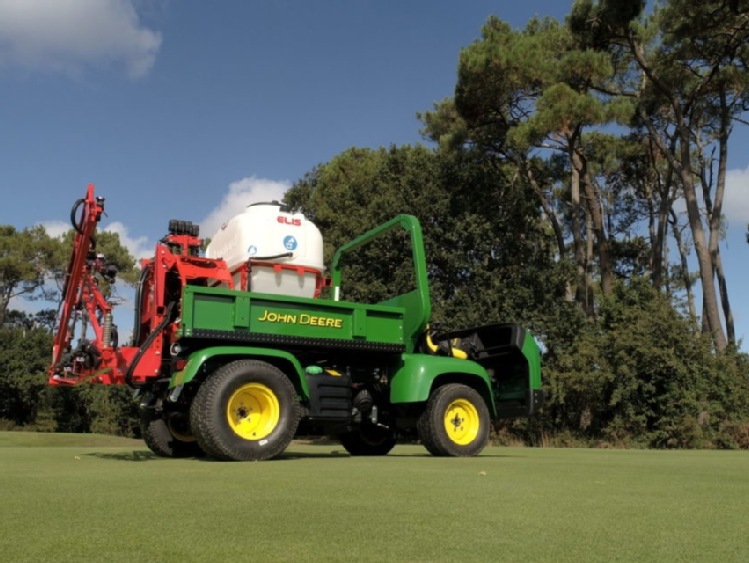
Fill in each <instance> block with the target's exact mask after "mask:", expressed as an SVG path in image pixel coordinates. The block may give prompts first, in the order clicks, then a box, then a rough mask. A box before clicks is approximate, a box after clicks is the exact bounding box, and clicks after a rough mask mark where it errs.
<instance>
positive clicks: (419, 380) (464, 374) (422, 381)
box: [390, 354, 497, 417]
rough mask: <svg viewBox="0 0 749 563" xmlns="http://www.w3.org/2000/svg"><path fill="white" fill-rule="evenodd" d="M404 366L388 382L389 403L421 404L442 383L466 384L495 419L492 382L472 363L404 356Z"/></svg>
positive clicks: (445, 357)
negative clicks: (477, 393)
mask: <svg viewBox="0 0 749 563" xmlns="http://www.w3.org/2000/svg"><path fill="white" fill-rule="evenodd" d="M402 359H403V364H402V365H401V367H400V368H399V369H398V370H397V371H396V372H395V374H394V375H393V378H392V380H391V382H390V402H392V403H420V402H423V401H426V400H427V399H428V398H429V394H430V393H431V391H432V389H433V388H434V387H438V386H440V385H442V384H443V383H465V384H466V385H469V386H470V387H473V388H474V389H476V390H477V391H478V392H479V393H480V394H481V396H482V397H483V398H484V401H485V402H486V406H487V407H488V408H489V412H490V413H491V414H492V416H493V417H494V416H496V414H497V413H496V408H495V405H494V396H493V393H492V388H491V379H490V378H489V374H488V373H487V372H486V370H485V369H484V368H483V367H482V366H480V365H479V364H477V363H476V362H474V361H471V360H461V359H458V358H450V357H447V356H430V355H428V354H403V355H402Z"/></svg>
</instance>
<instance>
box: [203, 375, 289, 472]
mask: <svg viewBox="0 0 749 563" xmlns="http://www.w3.org/2000/svg"><path fill="white" fill-rule="evenodd" d="M300 416H301V413H300V410H299V404H298V402H297V400H296V391H295V390H294V386H293V385H292V384H291V381H289V378H288V377H286V375H284V373H283V372H282V371H281V370H279V369H278V368H276V367H275V366H272V365H270V364H268V363H266V362H261V361H257V360H238V361H235V362H232V363H230V364H227V365H225V366H223V367H221V368H219V369H218V370H216V371H215V372H214V373H213V375H211V376H209V377H208V379H207V380H206V381H205V382H204V383H203V384H202V385H201V386H200V389H199V390H198V393H197V395H196V396H195V399H194V400H193V402H192V407H191V409H190V425H191V426H192V428H193V429H194V431H195V436H196V437H197V439H198V443H199V444H200V447H201V448H203V449H204V450H205V452H206V453H207V454H208V455H210V456H211V457H214V458H216V459H219V460H224V461H262V460H266V459H271V458H274V457H276V456H278V455H280V454H281V453H282V452H283V451H284V450H285V449H286V447H287V446H288V445H289V443H290V442H291V440H292V439H293V438H294V433H295V432H296V429H297V426H298V425H299V418H300Z"/></svg>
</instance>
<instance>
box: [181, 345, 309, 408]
mask: <svg viewBox="0 0 749 563" xmlns="http://www.w3.org/2000/svg"><path fill="white" fill-rule="evenodd" d="M221 357H224V358H226V361H227V362H231V361H234V360H240V359H249V358H257V359H267V360H270V361H271V363H273V364H274V365H276V366H279V367H281V368H282V369H283V371H284V373H286V375H287V376H288V377H289V379H290V380H291V382H292V383H293V384H294V388H295V389H296V391H297V393H299V395H300V396H301V397H302V398H303V399H309V386H308V385H307V378H305V377H304V370H303V369H302V365H301V364H300V363H299V360H297V359H296V357H295V356H294V355H293V354H290V353H288V352H284V351H282V350H275V349H273V348H254V347H248V346H213V347H210V348H203V349H201V350H197V351H195V352H193V353H192V354H190V355H189V356H188V358H187V364H185V367H184V368H182V369H181V370H180V371H176V372H174V373H173V374H172V378H171V380H170V381H169V388H170V389H171V388H173V387H177V386H179V385H184V384H186V383H190V382H191V381H192V380H193V379H194V378H195V377H196V376H197V375H198V373H199V372H200V368H201V367H202V366H203V364H205V363H206V362H207V361H209V360H213V359H217V358H221Z"/></svg>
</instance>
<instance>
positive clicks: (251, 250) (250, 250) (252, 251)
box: [247, 244, 257, 256]
mask: <svg viewBox="0 0 749 563" xmlns="http://www.w3.org/2000/svg"><path fill="white" fill-rule="evenodd" d="M247 254H248V255H249V256H255V254H257V246H255V245H254V244H251V245H250V246H249V248H247Z"/></svg>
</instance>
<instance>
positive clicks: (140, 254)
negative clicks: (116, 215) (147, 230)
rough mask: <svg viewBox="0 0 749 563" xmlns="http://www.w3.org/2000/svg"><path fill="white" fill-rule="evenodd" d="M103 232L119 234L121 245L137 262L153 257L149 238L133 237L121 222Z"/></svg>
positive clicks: (109, 226) (107, 227)
mask: <svg viewBox="0 0 749 563" xmlns="http://www.w3.org/2000/svg"><path fill="white" fill-rule="evenodd" d="M102 231H106V232H108V233H117V234H118V235H119V237H120V244H121V245H122V246H124V247H125V248H127V249H128V250H129V251H130V254H132V255H133V257H134V258H135V260H136V262H137V261H138V260H140V259H141V258H149V257H151V256H153V244H152V243H150V242H149V241H148V238H147V237H144V236H141V237H132V236H131V235H130V233H129V232H128V228H127V227H126V226H125V225H123V224H122V223H120V222H119V221H115V222H114V223H110V224H109V225H107V226H106V227H104V228H103V229H102Z"/></svg>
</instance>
